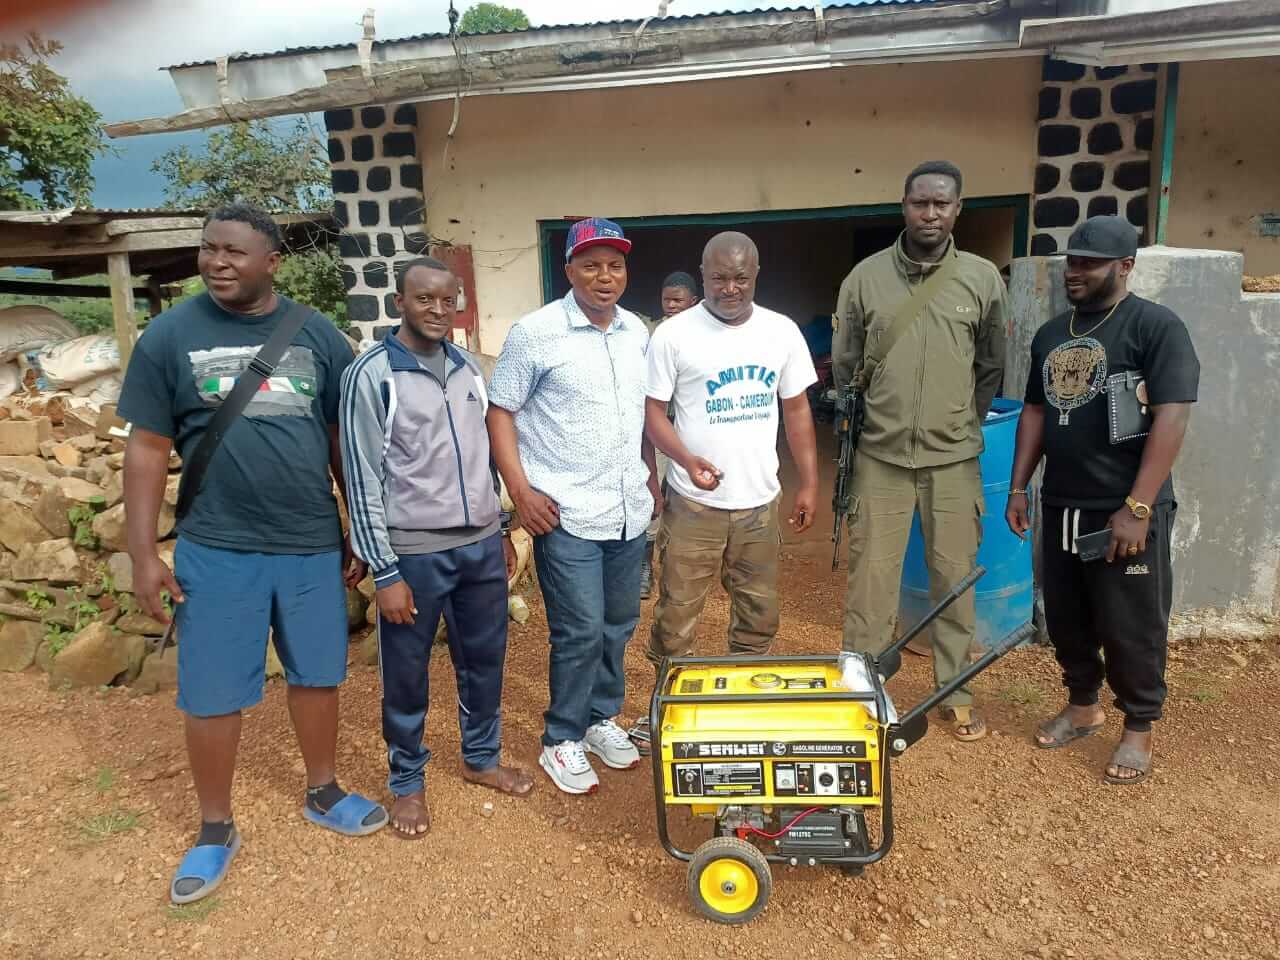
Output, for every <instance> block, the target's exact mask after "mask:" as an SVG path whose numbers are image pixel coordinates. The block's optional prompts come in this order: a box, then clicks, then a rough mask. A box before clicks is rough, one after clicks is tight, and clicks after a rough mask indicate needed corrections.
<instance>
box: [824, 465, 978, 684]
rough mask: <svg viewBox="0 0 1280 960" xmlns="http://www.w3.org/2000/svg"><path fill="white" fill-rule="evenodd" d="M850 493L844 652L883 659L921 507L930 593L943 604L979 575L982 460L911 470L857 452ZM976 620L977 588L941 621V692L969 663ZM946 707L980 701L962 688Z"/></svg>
mask: <svg viewBox="0 0 1280 960" xmlns="http://www.w3.org/2000/svg"><path fill="white" fill-rule="evenodd" d="M851 494H852V495H851V497H850V501H849V516H848V518H847V520H846V525H847V529H848V532H849V580H848V586H847V589H846V592H845V603H844V649H846V650H856V651H859V652H862V653H879V652H880V651H881V650H883V649H884V648H885V647H887V646H888V645H889V643H890V642H891V641H892V639H893V625H894V621H895V619H896V618H897V616H898V592H899V588H900V586H901V584H902V558H903V555H904V554H905V553H906V550H907V539H908V537H909V535H910V533H911V519H912V516H913V515H914V514H915V512H916V510H917V508H918V509H919V511H920V527H921V532H922V533H923V534H924V548H925V558H926V563H927V565H928V568H929V593H930V597H931V601H932V602H933V603H937V602H938V601H939V600H941V599H942V597H943V596H945V595H946V593H947V592H948V591H949V590H950V589H951V588H952V586H954V585H955V584H956V583H958V582H959V581H960V580H962V579H963V578H964V576H965V575H966V574H967V573H969V571H970V570H972V569H973V565H974V562H975V561H976V559H977V555H978V543H979V541H980V540H981V538H982V477H981V474H980V473H979V471H978V461H977V460H963V461H961V462H959V463H949V464H946V465H945V466H941V467H924V468H921V469H918V470H911V469H908V468H907V467H899V466H895V465H894V464H891V463H884V462H883V461H880V460H875V459H872V458H871V457H868V456H864V455H863V454H858V457H857V460H856V461H855V463H854V468H853V486H852V490H851ZM975 619H976V611H975V606H974V594H973V591H972V590H970V591H969V592H968V593H966V594H965V595H964V596H962V597H960V599H958V600H956V601H955V603H953V604H951V606H949V607H948V608H947V609H946V612H944V613H943V614H942V615H941V616H940V617H939V618H938V619H937V620H935V621H934V623H933V626H932V628H931V630H932V639H933V670H934V679H935V681H936V682H937V684H938V685H939V686H941V685H942V684H944V683H946V682H947V681H948V680H950V679H951V678H952V677H954V676H955V675H956V674H957V673H959V672H960V671H961V670H962V669H963V668H964V667H965V666H966V665H967V664H968V659H969V647H970V645H971V643H972V642H973V635H974V626H975ZM902 626H903V627H904V628H905V627H910V626H911V624H902ZM946 702H947V704H948V705H949V706H964V705H966V704H970V703H972V702H973V696H972V695H971V694H970V692H969V691H968V690H967V689H965V688H963V687H962V688H961V689H959V690H957V691H956V692H955V693H954V694H952V695H951V696H950V697H948V698H947V701H946Z"/></svg>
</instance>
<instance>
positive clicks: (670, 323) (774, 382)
mask: <svg viewBox="0 0 1280 960" xmlns="http://www.w3.org/2000/svg"><path fill="white" fill-rule="evenodd" d="M817 379H818V375H817V373H816V371H815V370H814V368H813V358H812V357H810V356H809V347H808V345H807V344H806V343H805V339H804V336H803V335H802V334H801V333H800V328H799V327H797V326H796V325H795V323H793V322H792V321H791V319H790V318H789V317H786V316H783V315H782V314H780V313H776V312H774V311H773V310H769V309H766V308H765V307H762V306H760V305H759V304H755V305H754V306H753V308H752V311H751V316H750V317H749V318H748V319H747V322H746V323H743V324H740V325H738V326H732V325H730V324H727V323H724V322H722V321H720V320H717V319H716V318H715V317H714V316H713V315H712V314H711V313H710V312H708V311H707V309H706V307H705V306H704V305H703V304H698V305H697V306H695V307H690V308H689V309H688V310H685V311H684V312H683V313H678V314H676V315H675V316H674V317H671V318H670V319H669V320H666V321H664V322H663V323H662V324H661V325H660V326H659V327H658V328H657V330H655V331H654V334H653V338H652V339H651V340H650V341H649V354H648V378H647V384H646V393H647V394H648V395H649V396H650V397H653V398H654V399H655V400H663V401H674V406H675V414H676V419H675V425H676V433H677V434H678V435H679V436H680V439H681V441H682V442H683V443H684V445H685V446H686V447H687V448H688V449H689V452H690V453H692V454H693V455H694V456H699V457H704V458H706V459H707V460H710V461H711V462H712V463H713V464H715V466H716V467H717V468H719V470H720V471H721V472H722V473H723V474H724V476H723V477H722V478H721V480H720V485H719V486H718V487H716V489H715V490H699V489H698V488H697V487H695V486H694V485H693V481H692V480H690V479H689V474H688V473H686V472H685V470H684V468H682V467H680V466H679V465H678V464H675V463H673V464H671V466H670V467H669V468H668V469H667V482H668V483H669V484H670V485H671V488H672V489H674V490H675V491H676V493H678V494H680V495H681V496H682V497H687V498H688V499H690V500H693V501H694V502H696V503H702V504H706V505H707V506H710V507H718V508H720V509H722V510H749V509H753V508H755V507H759V506H763V505H764V504H766V503H769V502H770V501H771V500H773V498H774V497H776V496H777V495H778V492H779V491H780V490H781V489H782V487H781V484H780V483H779V482H778V422H779V417H778V401H779V399H783V400H790V399H791V398H792V397H796V396H799V395H800V394H802V393H804V391H805V390H806V388H808V387H809V385H810V384H813V383H816V382H817Z"/></svg>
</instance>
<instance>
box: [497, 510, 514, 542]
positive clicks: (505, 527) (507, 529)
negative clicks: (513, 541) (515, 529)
mask: <svg viewBox="0 0 1280 960" xmlns="http://www.w3.org/2000/svg"><path fill="white" fill-rule="evenodd" d="M498 521H499V522H500V523H501V525H502V535H503V536H504V537H509V536H511V514H509V513H507V511H505V510H503V511H502V512H501V513H499V514H498Z"/></svg>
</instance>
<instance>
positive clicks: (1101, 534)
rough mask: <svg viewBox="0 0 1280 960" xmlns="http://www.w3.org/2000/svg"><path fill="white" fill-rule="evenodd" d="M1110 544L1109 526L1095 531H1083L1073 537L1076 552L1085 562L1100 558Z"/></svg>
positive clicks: (1103, 555) (1105, 553) (1104, 554)
mask: <svg viewBox="0 0 1280 960" xmlns="http://www.w3.org/2000/svg"><path fill="white" fill-rule="evenodd" d="M1109 546H1111V528H1110V527H1106V528H1104V529H1102V530H1099V531H1097V532H1096V533H1084V534H1081V535H1080V536H1078V537H1076V538H1075V548H1076V554H1077V555H1078V556H1079V557H1080V559H1081V560H1082V561H1084V562H1085V563H1092V562H1093V561H1094V560H1101V559H1102V558H1103V557H1105V556H1106V555H1107V547H1109Z"/></svg>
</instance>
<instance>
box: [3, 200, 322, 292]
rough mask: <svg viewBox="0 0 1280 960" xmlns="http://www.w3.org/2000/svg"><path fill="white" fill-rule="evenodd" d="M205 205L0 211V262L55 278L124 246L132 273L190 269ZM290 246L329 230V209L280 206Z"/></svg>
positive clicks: (165, 275)
mask: <svg viewBox="0 0 1280 960" xmlns="http://www.w3.org/2000/svg"><path fill="white" fill-rule="evenodd" d="M206 212H207V211H204V210H145V209H129V210H107V209H95V208H77V207H72V208H67V209H64V210H6V211H0V267H33V268H38V269H45V270H51V271H52V272H53V276H54V279H56V280H63V279H68V278H71V277H83V276H88V275H90V274H97V273H105V272H106V270H107V256H108V255H109V254H113V253H127V254H129V263H130V269H131V272H132V274H133V275H134V276H139V277H150V278H151V279H152V280H154V281H156V282H157V283H173V282H175V281H177V280H185V279H186V278H187V277H192V276H195V275H196V273H197V272H198V271H197V269H196V254H197V252H198V251H199V249H200V237H201V233H202V228H203V226H204V218H205V215H206ZM273 219H274V220H275V221H276V222H277V223H278V224H280V227H281V229H282V231H283V232H284V235H285V245H286V247H287V248H289V249H304V248H305V247H307V246H310V245H312V244H314V243H315V242H317V240H319V239H320V238H321V237H322V235H324V234H326V233H330V232H333V231H335V230H336V225H335V224H334V222H333V214H332V213H330V212H323V213H281V214H275V215H274V216H273Z"/></svg>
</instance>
